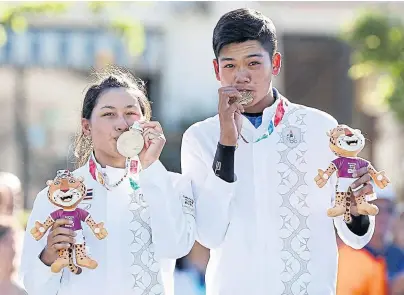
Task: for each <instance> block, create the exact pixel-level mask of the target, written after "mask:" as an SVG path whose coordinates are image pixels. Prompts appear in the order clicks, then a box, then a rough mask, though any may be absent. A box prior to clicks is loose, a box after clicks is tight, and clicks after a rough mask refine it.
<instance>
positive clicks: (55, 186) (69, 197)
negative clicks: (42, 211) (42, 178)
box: [31, 170, 108, 274]
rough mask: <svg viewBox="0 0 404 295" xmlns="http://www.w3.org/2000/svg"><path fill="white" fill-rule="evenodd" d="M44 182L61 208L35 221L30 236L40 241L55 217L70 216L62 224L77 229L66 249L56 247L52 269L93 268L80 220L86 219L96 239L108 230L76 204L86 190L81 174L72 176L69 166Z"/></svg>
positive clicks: (78, 270) (93, 263)
mask: <svg viewBox="0 0 404 295" xmlns="http://www.w3.org/2000/svg"><path fill="white" fill-rule="evenodd" d="M46 184H47V185H48V186H49V188H48V199H49V201H50V202H51V203H52V204H54V205H55V206H57V207H60V208H61V209H59V210H56V211H54V212H52V213H51V214H50V215H49V216H48V218H47V219H46V221H45V222H44V223H40V222H39V221H36V222H35V226H34V227H33V228H32V229H31V234H32V236H33V237H34V238H35V240H37V241H39V240H40V239H41V238H42V237H43V236H44V235H45V233H46V232H47V231H48V229H49V228H51V227H52V226H53V224H54V223H55V222H56V220H58V219H68V220H70V221H71V224H68V225H64V227H66V228H70V229H72V230H74V231H75V233H76V236H75V240H76V243H75V244H73V245H71V246H70V247H69V248H68V249H62V250H59V258H58V259H56V260H55V262H53V264H52V265H51V271H52V272H54V273H58V272H60V271H61V270H62V269H63V268H64V267H66V266H68V269H69V270H70V271H71V272H72V273H74V274H80V273H81V272H82V269H81V267H86V268H89V269H95V268H96V267H97V266H98V263H97V262H96V261H95V260H93V259H91V258H90V257H89V256H88V255H87V253H86V245H85V240H84V236H83V229H82V227H81V223H82V222H86V223H87V225H88V226H89V227H90V228H91V230H92V231H93V233H94V235H95V236H96V237H97V238H98V239H99V240H102V239H104V238H105V237H106V236H107V235H108V233H107V231H106V229H105V228H104V224H103V223H102V222H101V223H98V224H97V223H96V222H95V221H94V220H93V218H92V217H91V216H90V214H89V213H88V212H87V211H85V210H83V209H81V208H78V204H79V203H80V202H81V201H82V200H83V199H84V197H85V196H86V191H87V189H86V186H85V185H84V183H83V178H82V177H77V178H75V177H74V176H73V175H72V174H71V173H70V172H69V171H68V170H59V171H58V172H57V175H56V177H55V179H54V180H48V181H47V182H46ZM73 252H75V256H76V257H75V258H76V264H77V265H76V264H75V263H74V260H73ZM80 266H81V267H80Z"/></svg>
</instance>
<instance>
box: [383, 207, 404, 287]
mask: <svg viewBox="0 0 404 295" xmlns="http://www.w3.org/2000/svg"><path fill="white" fill-rule="evenodd" d="M391 240H392V241H391V243H390V244H389V245H388V246H387V249H386V254H385V256H386V263H387V268H388V276H389V283H390V290H391V292H390V294H391V295H404V213H403V212H401V213H399V214H397V215H396V216H395V218H394V222H393V226H392V239H391Z"/></svg>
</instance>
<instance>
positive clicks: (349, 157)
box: [314, 125, 390, 223]
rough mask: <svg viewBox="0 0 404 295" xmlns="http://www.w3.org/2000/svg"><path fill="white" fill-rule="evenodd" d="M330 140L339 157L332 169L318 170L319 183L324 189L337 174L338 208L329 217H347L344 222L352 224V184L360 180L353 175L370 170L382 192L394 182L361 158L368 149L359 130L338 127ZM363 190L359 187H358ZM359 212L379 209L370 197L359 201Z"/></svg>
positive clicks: (366, 213)
mask: <svg viewBox="0 0 404 295" xmlns="http://www.w3.org/2000/svg"><path fill="white" fill-rule="evenodd" d="M327 136H329V137H330V144H329V146H330V149H331V150H332V151H333V152H334V154H335V155H336V156H337V158H336V159H335V160H333V161H332V162H331V163H330V165H329V166H328V168H327V169H326V170H325V171H323V170H321V169H318V175H317V176H316V177H315V179H314V180H315V182H316V184H317V186H318V187H320V188H322V187H323V186H324V185H325V184H326V183H327V181H328V179H329V178H330V177H331V175H333V174H334V172H336V173H337V180H338V181H337V185H336V188H335V189H336V194H335V205H334V207H333V208H330V209H328V211H327V215H328V216H329V217H336V216H340V215H344V221H345V222H346V223H351V221H352V219H351V201H352V200H351V196H352V194H353V191H352V189H351V187H350V186H351V184H352V183H353V182H354V181H355V180H356V178H354V177H353V172H354V171H356V170H359V169H361V168H363V167H367V169H368V171H369V174H370V176H371V177H372V179H373V181H374V183H375V184H376V185H377V186H378V187H379V188H381V189H383V188H385V187H386V186H387V185H388V183H390V180H389V179H388V178H387V177H386V175H385V172H384V171H380V172H378V171H376V170H375V168H373V166H372V165H371V163H370V162H368V161H366V160H364V159H362V158H360V157H358V154H359V152H360V151H362V149H363V148H364V147H365V138H364V136H363V135H362V133H361V131H360V130H359V129H353V128H351V127H349V126H347V125H338V126H337V127H336V128H334V129H332V130H331V131H329V132H328V133H327ZM358 189H359V188H358ZM355 201H356V206H357V210H358V213H359V214H361V215H376V214H377V213H378V212H379V209H378V208H377V206H375V205H374V204H369V203H368V202H367V201H366V196H357V197H356V198H355Z"/></svg>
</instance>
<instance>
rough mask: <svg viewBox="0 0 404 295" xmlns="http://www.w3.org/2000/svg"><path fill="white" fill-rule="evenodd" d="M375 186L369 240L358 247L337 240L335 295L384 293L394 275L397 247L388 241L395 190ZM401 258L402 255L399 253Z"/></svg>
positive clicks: (386, 292) (385, 293) (387, 289)
mask: <svg viewBox="0 0 404 295" xmlns="http://www.w3.org/2000/svg"><path fill="white" fill-rule="evenodd" d="M373 187H375V188H376V189H375V194H376V196H377V199H376V200H375V201H373V203H374V204H375V205H377V206H378V207H379V213H378V214H377V215H376V220H375V231H374V233H373V237H372V239H371V240H370V241H369V243H368V244H367V245H366V246H365V247H364V248H362V249H360V250H355V249H352V248H351V247H348V246H346V245H344V244H343V243H339V260H338V278H337V295H388V294H390V291H389V289H390V288H389V278H390V279H392V278H394V276H395V275H396V272H397V270H396V267H395V266H394V265H395V259H396V258H398V257H399V256H400V254H398V253H397V251H396V250H397V249H396V248H395V247H393V246H392V245H389V244H388V241H387V238H388V233H389V232H390V231H391V228H392V221H393V216H394V215H393V212H394V206H395V193H394V191H393V189H392V186H391V185H389V186H387V187H386V188H385V189H383V190H380V189H379V188H378V187H377V186H375V185H374V186H373ZM401 259H402V256H401Z"/></svg>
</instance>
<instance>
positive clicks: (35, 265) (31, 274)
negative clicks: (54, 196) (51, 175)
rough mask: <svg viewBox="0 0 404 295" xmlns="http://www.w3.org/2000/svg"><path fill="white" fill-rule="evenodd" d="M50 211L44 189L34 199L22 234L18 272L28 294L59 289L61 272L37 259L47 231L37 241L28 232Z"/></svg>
mask: <svg viewBox="0 0 404 295" xmlns="http://www.w3.org/2000/svg"><path fill="white" fill-rule="evenodd" d="M52 211H53V207H52V206H51V204H50V203H49V201H48V197H47V190H46V189H45V190H43V191H41V192H40V193H39V194H38V195H37V197H36V199H35V202H34V205H33V209H32V212H31V215H30V217H29V220H28V223H27V229H26V231H25V236H24V244H23V250H22V257H21V266H20V271H19V272H20V276H21V281H22V283H23V285H24V288H25V290H26V291H27V293H28V294H29V295H56V294H57V293H58V291H59V287H60V281H61V278H62V272H60V273H53V272H51V269H50V267H48V266H46V265H45V264H43V263H42V261H41V260H40V259H39V254H40V253H41V252H42V250H43V249H44V248H45V246H46V240H47V234H48V233H46V234H45V236H44V237H43V238H42V239H41V240H39V241H36V240H35V239H34V238H33V237H32V235H31V233H30V231H31V229H32V228H33V227H34V225H35V221H39V222H41V223H43V222H45V220H46V218H47V217H48V216H49V214H50V213H51V212H52ZM48 232H49V231H48Z"/></svg>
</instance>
